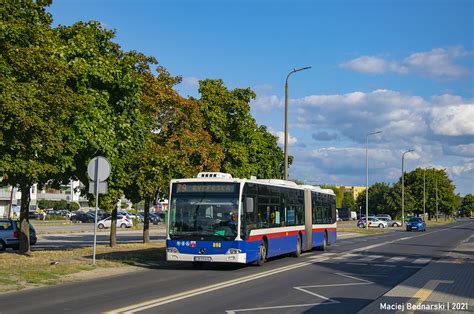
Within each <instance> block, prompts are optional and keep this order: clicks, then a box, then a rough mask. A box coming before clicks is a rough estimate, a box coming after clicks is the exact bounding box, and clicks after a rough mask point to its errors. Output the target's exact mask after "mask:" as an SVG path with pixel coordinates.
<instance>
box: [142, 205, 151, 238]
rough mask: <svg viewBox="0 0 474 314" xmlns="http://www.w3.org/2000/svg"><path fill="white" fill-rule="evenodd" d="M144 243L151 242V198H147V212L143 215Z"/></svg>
mask: <svg viewBox="0 0 474 314" xmlns="http://www.w3.org/2000/svg"><path fill="white" fill-rule="evenodd" d="M143 216H144V217H143V243H148V242H150V197H149V196H146V197H145V212H144V213H143Z"/></svg>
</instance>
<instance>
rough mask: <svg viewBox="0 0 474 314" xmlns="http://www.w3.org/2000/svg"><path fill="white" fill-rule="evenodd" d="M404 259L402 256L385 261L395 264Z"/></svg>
mask: <svg viewBox="0 0 474 314" xmlns="http://www.w3.org/2000/svg"><path fill="white" fill-rule="evenodd" d="M404 259H406V257H404V256H394V257H392V258H389V259H388V260H387V262H388V263H397V262H401V261H403V260H404Z"/></svg>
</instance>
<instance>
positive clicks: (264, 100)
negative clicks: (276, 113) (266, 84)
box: [250, 95, 285, 112]
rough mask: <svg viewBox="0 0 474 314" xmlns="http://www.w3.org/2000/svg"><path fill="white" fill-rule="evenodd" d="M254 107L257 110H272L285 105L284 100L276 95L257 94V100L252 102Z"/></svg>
mask: <svg viewBox="0 0 474 314" xmlns="http://www.w3.org/2000/svg"><path fill="white" fill-rule="evenodd" d="M250 105H251V106H252V108H253V109H254V110H256V111H262V112H270V111H272V110H273V109H275V108H281V107H283V106H284V105H285V103H284V101H283V100H281V99H278V97H277V96H276V95H271V96H257V98H256V99H255V100H252V101H251V102H250Z"/></svg>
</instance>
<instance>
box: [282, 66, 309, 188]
mask: <svg viewBox="0 0 474 314" xmlns="http://www.w3.org/2000/svg"><path fill="white" fill-rule="evenodd" d="M308 69H311V67H304V68H294V69H293V70H292V71H291V72H290V73H288V75H287V76H286V83H285V177H284V179H285V180H288V78H289V77H290V75H291V74H293V73H296V72H299V71H303V70H308Z"/></svg>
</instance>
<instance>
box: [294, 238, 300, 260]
mask: <svg viewBox="0 0 474 314" xmlns="http://www.w3.org/2000/svg"><path fill="white" fill-rule="evenodd" d="M293 256H294V257H300V256H301V237H300V236H299V235H298V239H297V241H296V250H295V253H293Z"/></svg>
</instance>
